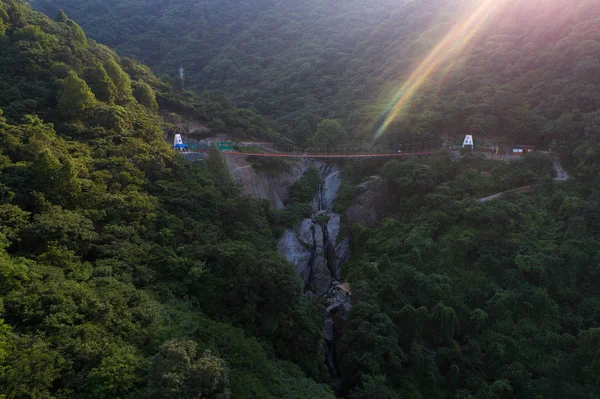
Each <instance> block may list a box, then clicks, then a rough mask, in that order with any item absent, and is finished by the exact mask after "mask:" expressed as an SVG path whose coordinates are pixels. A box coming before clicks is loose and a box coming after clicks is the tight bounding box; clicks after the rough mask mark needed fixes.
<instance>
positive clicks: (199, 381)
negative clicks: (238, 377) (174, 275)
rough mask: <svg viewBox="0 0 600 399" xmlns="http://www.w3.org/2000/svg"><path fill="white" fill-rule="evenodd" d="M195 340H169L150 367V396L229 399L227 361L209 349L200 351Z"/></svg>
mask: <svg viewBox="0 0 600 399" xmlns="http://www.w3.org/2000/svg"><path fill="white" fill-rule="evenodd" d="M196 347H197V344H196V342H194V341H175V340H173V341H169V342H166V343H165V344H164V345H163V346H162V347H161V348H160V350H159V351H158V353H157V354H156V355H155V356H154V359H153V360H152V366H151V368H150V376H149V382H148V391H149V392H148V395H149V397H150V398H196V397H198V396H199V397H201V398H207V399H229V398H230V397H231V391H230V389H229V371H228V370H227V366H226V365H225V362H224V361H223V360H222V359H220V358H218V357H216V356H212V355H211V353H210V351H208V350H207V351H205V352H204V354H203V355H202V356H197V354H196Z"/></svg>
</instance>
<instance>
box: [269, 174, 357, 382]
mask: <svg viewBox="0 0 600 399" xmlns="http://www.w3.org/2000/svg"><path fill="white" fill-rule="evenodd" d="M315 166H317V167H318V168H319V170H320V172H321V185H320V186H319V188H318V190H317V193H315V198H314V200H313V215H312V217H311V218H310V219H305V220H303V221H302V222H301V223H299V224H298V225H297V226H295V227H294V228H293V229H288V230H286V232H285V233H284V235H283V236H282V237H281V239H280V240H279V242H278V250H279V252H280V253H281V254H282V255H283V256H284V257H285V258H286V259H288V260H289V261H290V262H292V263H294V264H295V265H296V267H297V269H298V273H299V274H300V277H301V278H302V280H303V281H304V291H305V293H306V295H307V296H314V295H316V296H318V297H319V298H321V300H322V301H323V303H324V304H325V307H326V314H325V325H324V326H323V347H324V350H325V359H324V362H325V365H326V366H327V369H328V371H329V375H330V377H331V381H330V385H331V386H332V388H333V389H334V390H336V391H337V390H338V389H339V385H340V373H339V367H338V362H337V344H338V341H339V339H340V334H341V332H342V330H343V324H344V322H345V321H346V319H347V317H348V314H349V312H350V309H351V303H350V292H349V286H348V284H345V283H344V282H342V281H340V277H341V266H342V264H343V263H344V262H346V261H347V260H348V257H349V239H348V238H345V239H343V240H339V239H338V236H339V234H340V222H341V217H340V215H339V214H337V213H333V212H331V209H332V207H333V204H334V202H335V200H336V198H337V194H338V192H339V189H340V187H341V177H340V171H339V169H338V168H337V167H336V166H334V165H329V164H316V165H315ZM338 241H339V242H338Z"/></svg>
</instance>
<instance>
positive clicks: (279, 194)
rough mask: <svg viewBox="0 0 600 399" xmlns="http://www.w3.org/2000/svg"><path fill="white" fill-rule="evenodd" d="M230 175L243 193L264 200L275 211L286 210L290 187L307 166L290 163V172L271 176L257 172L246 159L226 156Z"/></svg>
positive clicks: (300, 163) (301, 163)
mask: <svg viewBox="0 0 600 399" xmlns="http://www.w3.org/2000/svg"><path fill="white" fill-rule="evenodd" d="M226 158H227V166H228V167H229V173H231V176H232V177H233V179H234V180H235V182H236V183H238V184H240V185H241V186H242V192H243V193H244V194H247V195H250V196H252V197H255V198H264V199H266V200H268V201H269V203H270V204H271V205H272V206H273V207H274V208H275V209H283V208H285V206H284V202H285V200H286V199H287V198H288V196H289V190H288V189H289V187H290V186H291V185H292V184H294V183H296V182H297V181H298V180H299V179H300V178H301V177H302V175H303V174H304V172H305V171H306V169H307V165H305V164H304V163H303V162H299V161H298V162H290V170H289V171H288V172H281V173H279V174H278V175H275V176H271V175H267V174H265V173H262V172H258V171H257V170H255V169H254V168H253V167H252V165H250V164H249V163H248V162H247V161H246V160H245V158H244V157H239V156H226Z"/></svg>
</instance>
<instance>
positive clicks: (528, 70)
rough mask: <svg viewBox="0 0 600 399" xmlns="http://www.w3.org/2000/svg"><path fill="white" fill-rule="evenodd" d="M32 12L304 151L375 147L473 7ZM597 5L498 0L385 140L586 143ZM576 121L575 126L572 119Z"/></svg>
mask: <svg viewBox="0 0 600 399" xmlns="http://www.w3.org/2000/svg"><path fill="white" fill-rule="evenodd" d="M32 3H33V4H34V5H35V6H36V7H38V8H40V9H41V10H43V11H44V12H46V13H47V14H48V15H52V16H54V15H56V13H57V12H58V11H59V9H60V8H64V9H66V10H67V11H68V12H69V13H70V14H72V15H74V16H76V18H75V19H76V20H77V21H79V22H81V23H82V25H83V26H84V27H85V28H86V30H87V31H88V32H89V33H90V36H91V37H92V38H94V39H96V40H98V41H99V42H102V43H106V44H109V45H112V46H114V47H116V48H117V49H118V50H119V52H120V54H124V55H128V56H134V57H138V58H140V59H141V60H142V61H144V62H145V63H147V64H148V65H150V66H151V67H152V68H153V69H154V70H155V71H157V72H158V73H160V74H166V75H169V76H171V77H173V78H174V79H175V81H177V82H178V81H179V80H178V79H176V75H177V70H178V68H179V65H180V62H182V63H183V65H184V67H185V68H186V81H185V89H193V90H196V91H203V90H218V91H221V93H224V94H226V95H229V96H231V97H232V101H233V104H235V105H238V106H241V107H244V108H249V109H254V110H256V111H257V112H260V113H261V114H263V115H265V116H267V117H272V118H273V119H275V120H277V122H279V124H280V125H281V126H282V127H283V125H287V126H288V127H289V129H290V131H291V132H292V134H291V136H292V137H291V138H292V139H293V140H294V141H295V142H296V143H297V144H299V145H301V146H305V147H308V146H309V145H308V144H309V143H307V142H306V141H307V139H308V138H310V137H312V136H313V133H315V132H316V131H317V124H318V123H319V121H320V120H322V119H338V120H340V121H341V124H342V126H343V127H344V128H345V130H346V131H347V132H348V133H349V135H350V136H351V137H352V138H353V139H354V140H355V141H353V142H352V143H353V144H354V143H356V144H358V143H360V144H363V143H370V142H371V140H372V138H373V133H374V130H376V126H377V124H378V123H380V120H379V118H380V117H381V115H382V113H383V112H385V110H386V109H387V108H388V107H389V105H390V101H391V100H392V98H393V97H394V96H395V95H396V92H397V90H398V88H400V87H401V86H402V84H403V83H404V82H406V81H408V80H409V79H410V77H411V74H412V73H413V71H414V69H415V67H416V66H417V65H419V64H420V63H421V62H422V60H423V59H424V58H426V56H427V54H428V53H429V52H430V51H431V50H432V49H433V48H435V46H436V44H437V43H439V42H440V41H441V40H443V38H444V37H446V35H447V33H448V32H449V31H450V30H451V29H452V27H453V26H455V25H457V24H460V23H461V22H462V21H461V20H460V18H466V17H465V13H466V11H467V10H468V9H470V7H471V6H472V2H470V1H468V0H457V1H452V2H440V1H433V2H419V3H415V2H409V1H398V2H390V1H389V0H374V1H371V2H369V3H368V4H367V3H365V2H360V1H357V0H351V1H348V2H344V3H343V4H339V3H336V2H329V3H328V2H324V1H322V0H299V1H295V2H293V4H291V3H290V2H288V1H285V0H260V1H255V2H253V3H252V6H251V7H249V6H246V4H245V3H239V2H235V1H232V0H221V1H216V0H202V2H201V6H198V5H197V4H193V3H190V2H188V1H183V0H177V1H170V2H166V3H161V4H158V3H153V5H152V7H145V6H144V5H143V4H141V3H140V2H138V1H134V0H122V1H121V2H120V3H119V7H113V6H109V5H108V4H105V3H103V2H100V3H98V2H95V1H81V0H53V1H52V2H49V1H46V0H35V1H33V2H32ZM597 5H598V4H597V1H596V0H567V1H562V2H558V1H556V2H552V1H531V0H518V1H513V2H507V3H506V4H502V5H500V6H499V7H498V8H496V9H495V10H494V11H497V12H493V13H492V15H491V16H490V22H489V23H487V24H482V27H481V30H480V31H479V32H477V34H476V35H475V37H474V38H473V39H472V40H471V41H470V42H469V43H468V49H469V51H463V52H461V53H460V54H459V55H458V56H456V57H455V58H453V59H451V60H447V62H446V63H445V65H444V66H443V68H442V71H441V72H440V73H438V74H434V75H433V76H430V77H429V79H428V84H427V85H425V86H424V87H423V90H421V91H420V92H418V93H416V95H415V96H414V99H413V101H411V102H410V104H409V105H410V106H409V107H408V108H407V109H406V112H405V113H404V117H403V119H402V120H399V121H397V122H396V123H394V124H392V126H390V128H389V129H388V133H387V134H386V136H384V137H383V138H382V140H383V141H387V140H389V141H396V140H397V141H400V142H421V141H424V140H426V139H428V138H438V137H440V136H442V135H448V136H450V137H458V136H464V134H465V132H466V131H471V132H472V133H473V134H475V135H476V137H489V138H492V139H495V140H498V141H502V140H503V139H504V140H505V141H506V143H510V144H517V143H520V144H535V143H540V144H541V143H545V144H549V143H550V142H551V141H552V140H553V139H555V140H559V141H561V142H564V143H565V144H566V145H568V146H572V145H574V146H575V147H577V146H579V144H581V141H582V139H583V138H584V137H583V131H584V130H585V129H586V128H587V127H590V126H591V125H590V124H589V123H588V121H587V119H588V118H587V116H588V115H590V114H591V113H594V112H596V111H597V109H598V106H599V101H600V97H599V96H598V95H597V90H596V87H597V85H598V84H599V83H600V82H599V81H598V76H599V74H598V68H599V65H600V64H599V62H600V61H599V60H598V39H597V36H598V26H600V24H598V18H599V15H598V13H597V12H596V11H595V7H596V6H597ZM124 10H127V11H124ZM525 20H528V21H534V22H532V23H523V21H525ZM141 21H152V23H147V24H146V23H142V22H141ZM406 21H411V22H410V23H407V22H406ZM230 26H236V27H237V29H230V28H229V27H230ZM173 27H177V28H176V29H174V28H173ZM181 32H185V34H184V35H182V34H181ZM157 37H160V40H159V41H158V42H157V41H156V38H157ZM444 50H445V49H444ZM432 88H435V89H434V90H432ZM569 115H571V116H572V118H571V121H570V122H572V123H570V125H571V128H570V129H568V130H565V129H564V127H565V126H564V125H563V124H562V121H561V119H562V118H564V117H566V116H569ZM260 125H261V124H260V123H258V124H257V125H255V126H256V127H255V129H256V131H257V132H258V131H260V130H261V128H260ZM281 130H282V131H283V129H281ZM286 134H287V133H286ZM476 140H477V139H476ZM572 142H576V143H577V144H571V143H572ZM329 144H331V143H327V144H325V145H323V147H325V146H326V145H329ZM336 144H338V143H336ZM313 146H315V147H318V145H317V143H314V145H313ZM572 149H574V148H571V150H572ZM567 152H569V153H571V152H572V151H567Z"/></svg>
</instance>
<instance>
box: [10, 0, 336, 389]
mask: <svg viewBox="0 0 600 399" xmlns="http://www.w3.org/2000/svg"><path fill="white" fill-rule="evenodd" d="M0 39H1V40H0V43H1V44H0V59H1V63H2V65H3V68H2V69H1V70H2V72H1V74H2V80H1V81H2V84H3V85H5V88H6V89H3V90H2V95H1V96H0V107H1V108H2V109H3V110H4V116H3V117H1V118H0V276H1V278H0V316H1V317H0V397H2V398H5V397H6V398H25V397H30V398H50V397H56V398H67V397H87V398H118V397H139V398H142V397H144V398H146V397H155V398H167V397H169V398H192V397H198V396H197V395H198V392H201V396H202V397H203V398H204V397H205V398H219V399H223V398H229V397H236V398H256V399H263V398H273V399H275V398H301V397H306V395H309V396H310V397H315V398H330V397H332V396H331V394H330V393H329V389H328V388H327V387H325V386H321V385H317V384H316V383H315V382H314V381H313V380H312V379H308V378H307V377H306V375H309V376H312V377H314V378H317V379H318V378H320V376H321V374H322V371H323V366H322V359H321V335H320V328H321V324H322V321H321V320H320V318H319V315H320V312H319V311H315V310H313V309H312V308H313V307H318V306H319V305H318V304H316V303H314V302H312V301H309V300H306V299H305V298H304V297H303V296H302V292H301V283H300V280H299V278H298V277H297V276H296V273H295V270H294V269H293V267H292V266H291V265H288V264H286V263H285V262H283V261H282V260H281V258H279V256H278V255H277V254H276V253H275V252H274V251H273V250H272V248H273V235H272V232H271V229H270V227H269V222H268V216H269V214H270V211H269V209H268V206H267V205H265V204H264V203H262V202H258V201H255V200H253V199H250V198H243V197H241V196H240V194H239V190H238V188H237V187H236V186H235V185H234V184H233V182H232V181H231V179H230V177H229V175H228V172H227V169H226V168H225V167H224V165H223V162H222V160H220V158H219V156H218V154H213V155H214V156H212V157H211V159H210V162H208V161H207V162H206V167H205V168H202V169H200V168H199V167H197V166H194V165H192V164H191V163H188V162H186V161H185V160H183V159H182V158H180V157H179V156H178V155H176V154H175V153H173V152H172V150H170V149H169V147H168V146H167V145H166V144H165V142H164V140H163V132H162V130H161V127H162V126H163V124H164V123H163V121H162V120H161V118H160V117H159V116H158V115H157V113H156V110H157V101H156V96H155V92H154V90H153V89H152V88H151V87H150V86H149V84H153V82H155V81H156V78H154V77H153V75H152V74H151V73H150V72H149V71H148V69H147V68H145V67H143V66H141V65H139V64H137V63H134V62H132V61H127V60H122V59H120V58H119V57H118V56H116V54H115V53H114V52H113V51H112V50H110V49H108V48H106V47H104V46H101V45H98V44H95V43H93V42H91V41H88V40H87V39H86V36H85V34H84V32H83V31H82V30H81V28H80V27H79V26H78V25H77V24H75V23H74V22H73V21H72V20H70V19H68V18H67V17H66V16H65V15H64V14H60V15H59V16H58V17H57V20H56V21H52V20H50V19H48V18H47V17H45V16H43V15H42V14H40V13H37V12H33V11H32V10H31V9H30V8H29V7H28V6H26V5H25V4H24V3H23V2H21V1H19V0H3V1H2V2H1V3H0ZM126 70H130V71H132V73H131V74H129V73H127V72H126ZM161 95H163V96H168V95H170V94H169V93H166V92H162V93H161ZM17 97H18V98H17ZM49 122H52V123H49ZM266 276H268V278H266ZM294 363H296V364H297V365H296V364H294Z"/></svg>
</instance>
